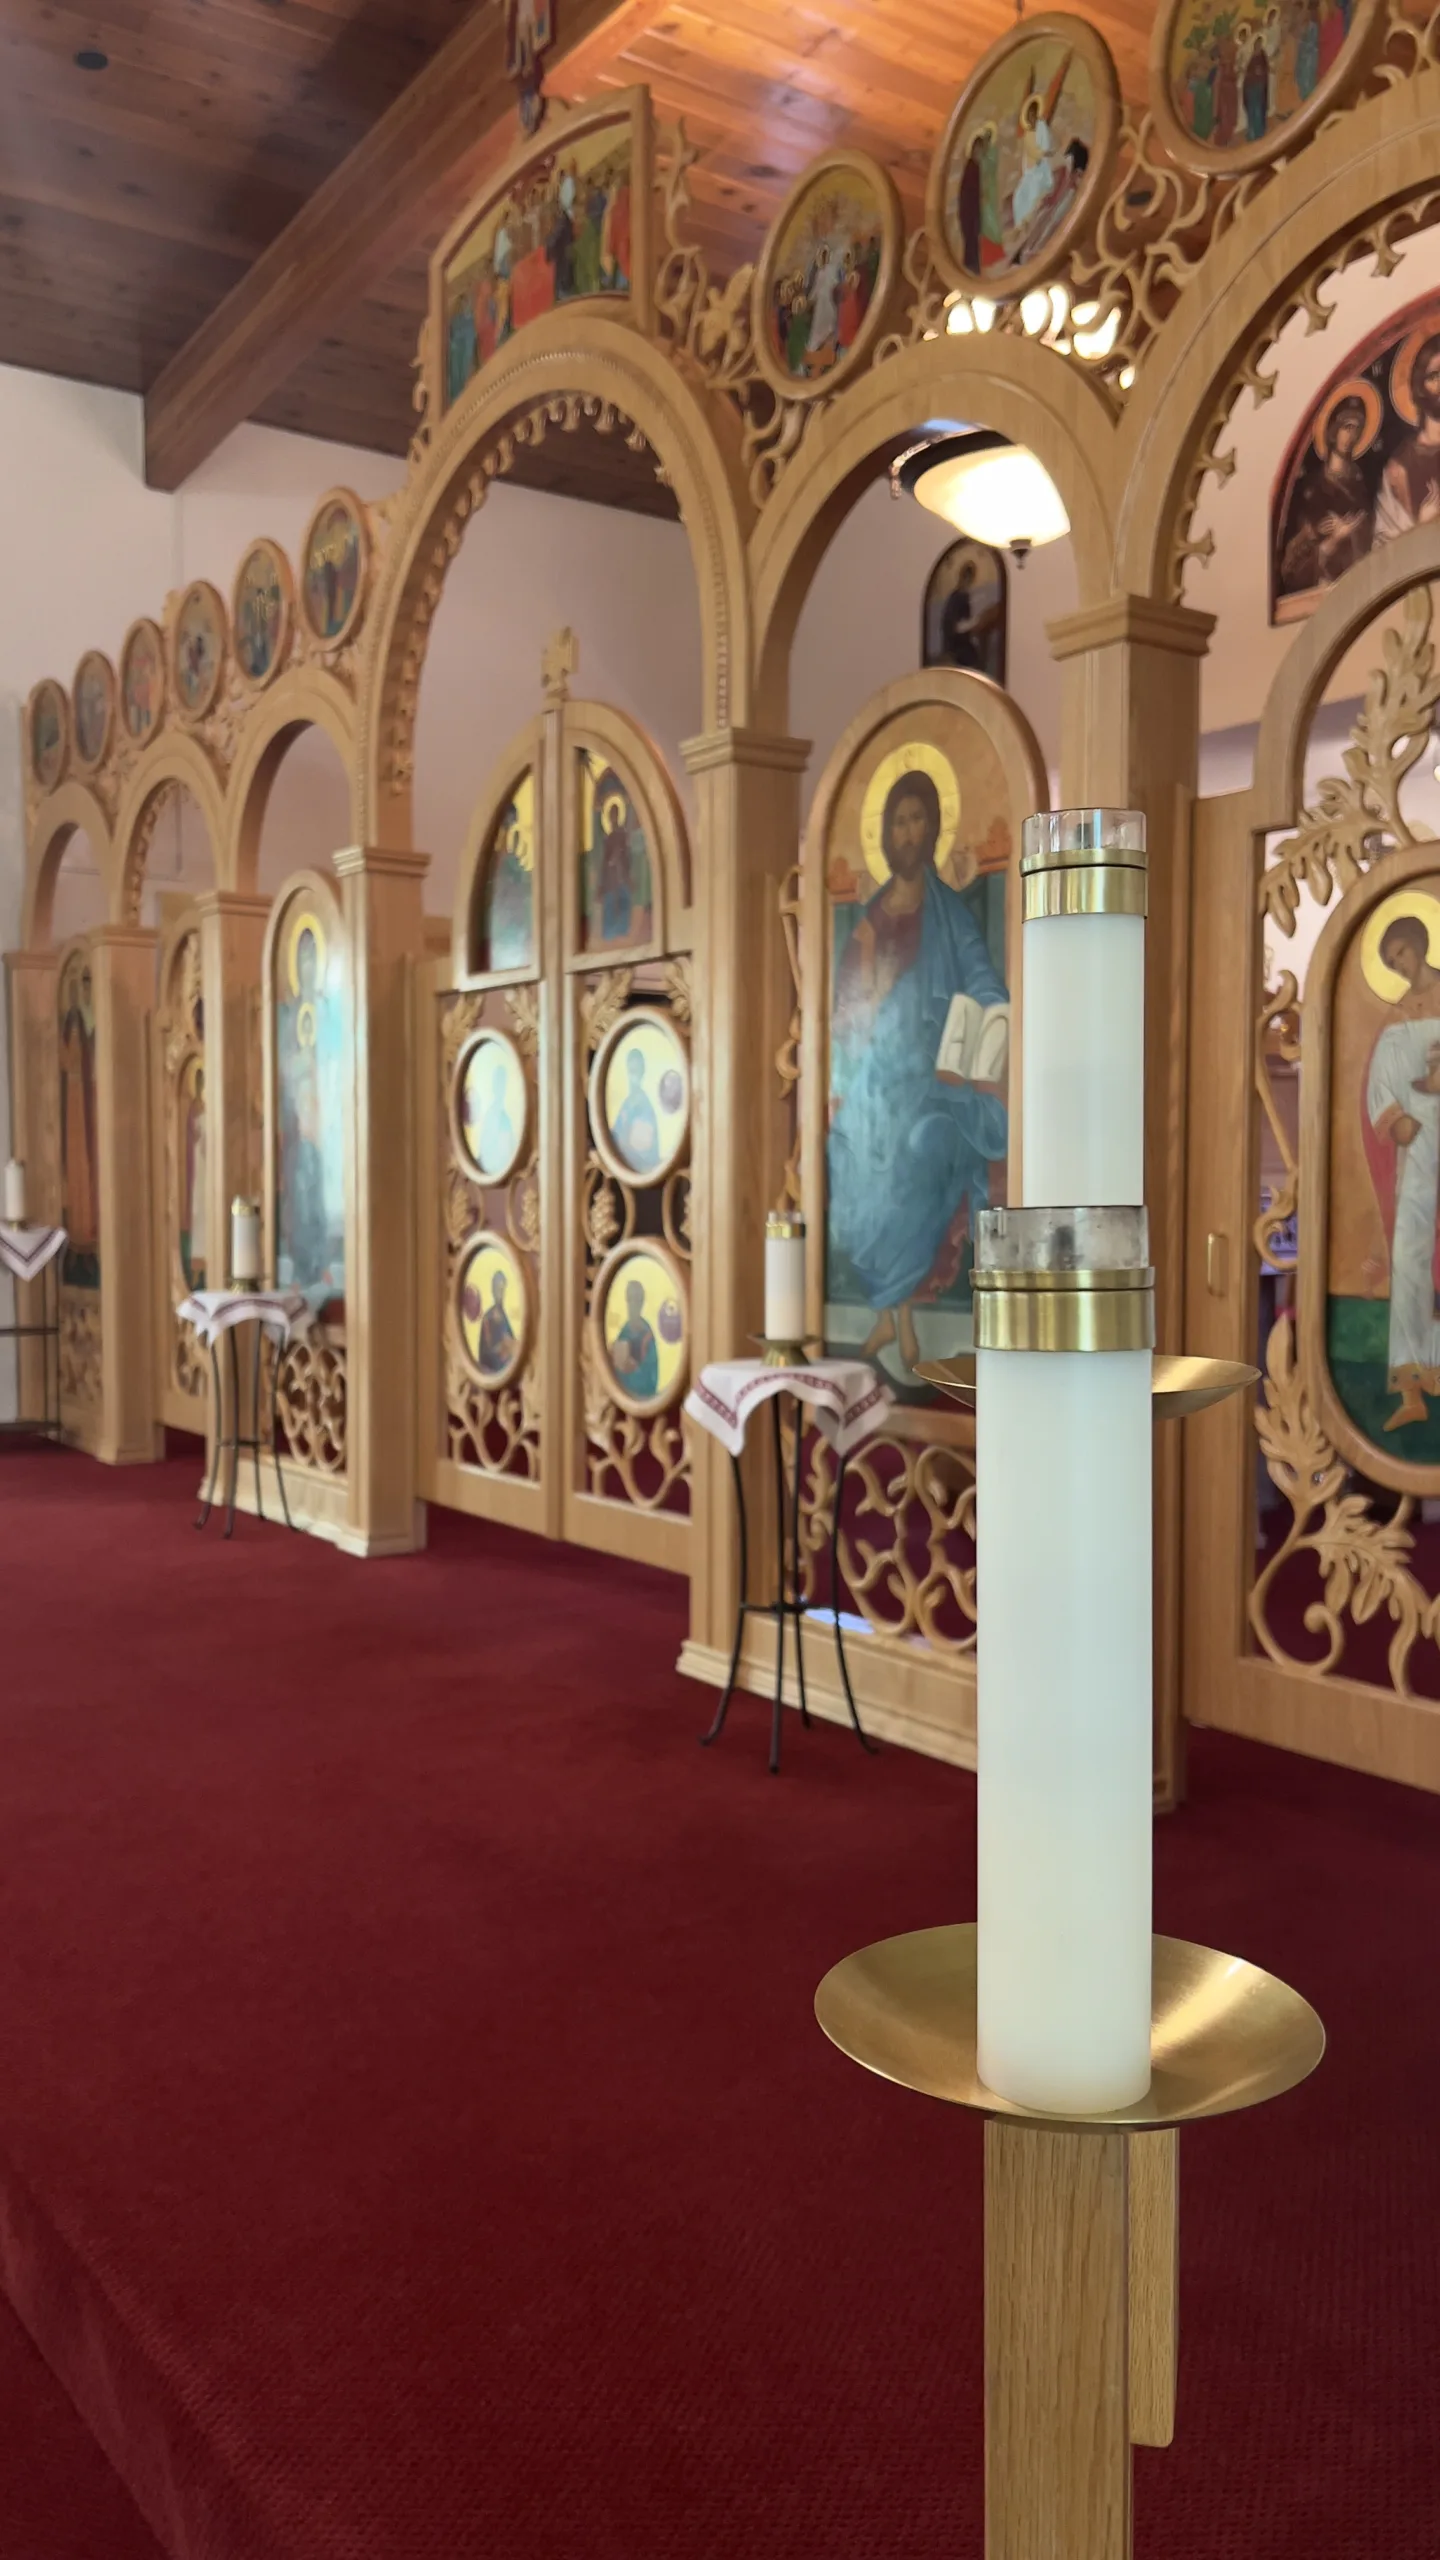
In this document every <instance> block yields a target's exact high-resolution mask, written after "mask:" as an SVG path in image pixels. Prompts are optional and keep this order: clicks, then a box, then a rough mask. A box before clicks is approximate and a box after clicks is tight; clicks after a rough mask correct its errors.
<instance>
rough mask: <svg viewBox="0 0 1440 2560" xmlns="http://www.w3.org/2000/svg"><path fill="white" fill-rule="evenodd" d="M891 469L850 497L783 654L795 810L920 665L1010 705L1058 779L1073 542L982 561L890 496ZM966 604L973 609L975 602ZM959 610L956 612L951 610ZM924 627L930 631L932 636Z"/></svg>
mask: <svg viewBox="0 0 1440 2560" xmlns="http://www.w3.org/2000/svg"><path fill="white" fill-rule="evenodd" d="M888 466H889V455H888V453H886V452H883V451H882V452H881V453H877V454H876V456H875V457H874V466H873V477H872V478H871V479H870V481H869V483H868V485H866V486H864V487H863V488H859V489H857V490H856V492H855V493H854V496H853V500H852V503H851V506H850V509H849V512H848V513H847V514H846V515H845V516H844V518H843V519H842V521H841V522H839V523H838V524H837V525H836V526H835V527H834V529H833V530H832V532H831V534H830V538H829V541H828V543H827V545H826V548H825V550H824V552H823V554H822V556H821V558H820V559H819V561H818V563H817V564H816V567H815V569H814V572H813V574H812V576H811V579H810V583H809V586H808V588H807V591H806V595H805V601H804V604H803V606H802V608H801V611H800V614H799V617H798V619H797V622H796V626H795V638H794V642H793V645H792V648H791V652H790V725H791V728H792V731H793V733H794V735H795V736H797V737H801V738H808V739H809V740H810V741H811V745H812V753H811V757H810V764H809V768H808V770H807V774H806V778H805V784H804V790H803V805H804V806H805V807H807V808H808V806H809V803H810V797H811V794H812V792H813V790H814V785H815V779H816V776H817V775H818V774H819V772H820V771H821V769H822V767H823V766H824V764H825V761H826V759H827V757H828V756H829V754H830V753H831V750H832V749H833V747H834V745H835V742H836V740H837V739H838V737H839V736H840V734H841V731H842V730H843V729H844V728H845V726H846V725H847V723H848V722H849V721H850V720H851V719H853V718H854V716H855V714H856V713H857V711H859V709H860V708H861V706H862V705H863V704H864V703H865V702H867V701H868V700H869V698H870V696H871V695H872V694H873V693H875V692H876V691H878V689H879V687H880V686H881V685H883V684H891V683H894V682H896V681H897V680H898V679H899V678H900V677H902V676H908V675H912V674H914V673H915V672H916V670H917V669H918V668H919V667H921V666H922V665H926V664H930V665H951V666H957V667H961V668H963V669H965V670H967V671H968V672H970V673H972V674H976V675H988V676H989V677H990V678H991V680H992V681H994V682H998V683H1000V684H1001V685H1003V687H1004V688H1005V690H1006V691H1007V692H1008V693H1009V694H1010V696H1011V698H1012V699H1013V700H1014V701H1015V702H1016V703H1018V705H1019V707H1020V709H1021V711H1022V712H1023V713H1024V714H1025V717H1026V719H1027V720H1028V721H1029V722H1030V725H1031V727H1032V728H1033V729H1034V730H1035V732H1036V735H1037V736H1038V737H1039V739H1040V742H1041V746H1042V748H1043V749H1044V753H1045V758H1046V763H1047V765H1048V766H1049V769H1050V771H1051V774H1052V776H1053V775H1054V774H1056V773H1057V772H1058V768H1059V762H1060V671H1059V668H1058V666H1057V664H1056V661H1055V659H1054V657H1053V656H1052V654H1051V650H1050V644H1049V641H1048V639H1047V637H1046V624H1047V623H1048V622H1051V621H1053V620H1055V619H1056V618H1058V617H1059V616H1060V615H1062V614H1067V613H1073V612H1074V610H1075V607H1076V605H1077V603H1078V601H1079V587H1078V578H1077V572H1076V565H1075V549H1074V544H1073V541H1072V540H1071V539H1070V538H1069V537H1068V536H1067V537H1065V538H1064V539H1062V540H1061V541H1059V542H1053V543H1047V544H1045V545H1044V546H1043V548H1041V549H1040V550H1037V551H1033V552H1031V553H1030V554H1029V555H1028V557H1026V558H1025V559H1024V560H1023V561H1017V560H1016V559H1015V558H1014V557H1013V556H1011V555H1009V554H1007V553H1000V554H999V555H997V556H995V557H994V558H990V559H987V558H986V557H985V556H984V546H981V545H977V544H974V543H968V542H965V541H964V540H963V539H962V538H961V537H959V536H957V535H956V533H955V532H954V530H953V528H950V527H947V526H946V525H945V524H944V523H943V522H942V521H941V519H940V518H939V517H937V516H934V515H930V514H928V513H927V512H926V510H925V509H924V508H923V507H921V506H920V505H918V504H917V502H916V501H915V499H913V498H911V497H908V496H906V495H904V494H903V493H902V494H901V495H900V496H899V497H894V496H892V494H891V487H890V477H889V467H888ZM972 599H973V601H972ZM957 608H958V610H957ZM927 624H928V629H927Z"/></svg>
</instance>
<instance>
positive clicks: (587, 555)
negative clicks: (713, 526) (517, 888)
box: [413, 415, 705, 915]
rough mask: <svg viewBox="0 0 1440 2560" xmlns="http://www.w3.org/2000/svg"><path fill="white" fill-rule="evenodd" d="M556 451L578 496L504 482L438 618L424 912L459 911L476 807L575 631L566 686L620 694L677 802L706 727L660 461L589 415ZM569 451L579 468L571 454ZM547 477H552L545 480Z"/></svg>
mask: <svg viewBox="0 0 1440 2560" xmlns="http://www.w3.org/2000/svg"><path fill="white" fill-rule="evenodd" d="M552 446H554V447H558V448H560V450H561V451H562V453H563V457H564V461H565V464H566V465H567V466H568V467H567V473H566V477H567V481H568V488H569V492H570V493H569V494H564V495H559V494H554V484H553V481H552V484H551V488H550V489H549V490H543V491H542V490H540V489H537V488H534V487H527V486H525V485H523V482H524V479H525V477H526V474H525V473H524V471H523V469H522V471H521V472H520V473H519V474H516V473H507V474H506V475H505V476H504V477H500V478H497V479H496V480H494V481H493V482H492V483H491V484H490V487H489V489H488V490H487V492H486V496H485V500H484V504H483V505H482V506H480V507H478V508H477V509H476V510H475V511H474V512H473V513H472V514H471V516H470V518H469V521H468V523H467V524H466V527H465V530H464V534H463V538H462V539H461V542H460V545H459V549H458V552H457V554H456V557H455V559H454V560H453V561H452V562H451V564H450V567H449V570H448V573H447V576H446V580H445V588H444V593H443V595H442V596H441V599H440V602H439V605H438V607H437V608H436V611H435V615H434V619H433V621H432V624H431V627H430V641H429V649H428V653H427V656H426V660H425V666H424V671H423V675H422V678H421V683H420V695H419V706H418V712H417V717H416V723H415V780H414V804H413V805H414V841H415V843H416V844H417V845H418V846H419V847H420V848H421V849H422V850H423V851H424V852H426V853H428V854H429V856H430V865H431V867H430V872H429V875H428V878H427V881H426V892H425V897H426V906H427V908H428V910H429V911H430V913H431V914H434V915H448V914H449V913H450V912H451V909H452V906H453V901H454V891H455V873H456V864H457V862H458V859H459V854H460V851H461V848H462V847H463V845H464V843H465V840H466V835H467V831H468V829H469V825H470V821H471V815H472V812H473V809H474V805H475V802H476V799H477V797H478V795H479V793H480V792H481V790H482V787H483V785H484V783H485V780H486V777H487V775H488V774H489V772H490V770H491V768H492V766H493V765H494V763H495V760H496V758H497V757H498V756H499V755H500V754H501V753H502V751H503V749H504V747H505V744H506V742H507V740H508V739H510V738H511V737H513V736H514V735H515V733H516V731H517V730H519V729H521V728H522V727H523V726H524V725H525V723H526V722H527V721H529V720H532V719H534V717H535V716H536V713H537V712H538V711H539V709H540V707H541V703H542V701H543V700H544V698H545V690H546V677H545V673H544V669H545V666H546V663H547V652H548V651H549V649H550V646H551V644H552V643H553V642H554V641H555V639H556V636H557V634H558V633H560V632H561V631H562V630H568V631H569V632H571V633H572V634H573V636H574V641H575V651H574V661H573V666H571V668H570V671H569V673H568V674H567V676H566V678H565V682H566V683H567V685H568V687H569V690H570V691H571V692H572V693H575V694H579V695H584V696H585V697H587V698H592V699H595V700H599V701H604V702H608V703H610V704H611V705H612V706H613V707H614V708H615V709H616V710H618V711H621V712H624V713H626V714H628V715H629V717H630V718H632V719H634V720H637V721H638V722H639V723H640V725H641V727H642V728H643V729H645V731H646V732H647V734H648V735H649V736H650V737H651V738H653V739H654V741H655V743H656V745H657V747H658V748H659V749H660V752H661V754H662V755H663V757H664V760H665V763H666V765H667V767H668V769H669V771H670V773H671V775H672V776H673V778H674V780H675V783H676V787H677V788H678V789H679V791H680V793H681V796H682V799H685V800H687V802H688V794H689V782H688V777H687V775H686V772H685V767H684V763H683V759H682V757H681V754H680V745H681V741H682V740H683V739H685V738H688V737H693V736H694V735H695V734H696V733H697V732H698V731H699V730H700V729H701V728H702V727H703V726H704V722H705V699H704V687H703V644H702V632H701V614H700V604H699V598H698V596H697V593H696V587H695V573H694V565H693V560H692V556H691V550H690V544H689V541H688V539H687V537H686V534H685V531H684V529H683V527H682V526H681V524H680V522H679V517H678V510H677V508H676V506H675V502H674V499H673V497H672V496H671V494H670V492H669V490H668V488H667V486H666V484H665V482H664V481H663V480H662V479H661V478H660V477H659V475H658V464H657V457H656V455H655V453H654V451H653V449H652V448H651V447H650V445H649V444H648V443H646V442H645V441H644V439H643V438H636V437H630V438H629V439H628V440H627V431H626V429H625V428H624V426H623V424H622V425H619V426H617V427H616V428H615V429H614V430H613V431H612V432H611V433H609V434H603V435H602V434H601V433H600V432H599V431H598V429H597V428H596V426H595V425H594V423H593V422H592V421H591V420H590V419H588V418H586V417H584V416H583V415H582V416H581V417H580V418H579V420H578V422H577V425H576V426H575V428H574V429H573V430H572V431H570V432H568V433H565V432H562V431H561V430H559V429H552V430H551V432H550V436H549V437H548V438H547V441H546V458H547V464H548V463H549V461H550V460H551V458H552V451H551V449H552ZM572 456H573V462H572ZM548 476H549V474H548V472H547V477H548Z"/></svg>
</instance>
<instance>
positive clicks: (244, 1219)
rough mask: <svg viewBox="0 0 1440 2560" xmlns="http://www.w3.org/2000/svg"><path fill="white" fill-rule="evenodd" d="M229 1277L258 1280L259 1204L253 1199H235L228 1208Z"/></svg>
mask: <svg viewBox="0 0 1440 2560" xmlns="http://www.w3.org/2000/svg"><path fill="white" fill-rule="evenodd" d="M230 1277H231V1279H232V1280H237V1281H241V1280H258V1279H259V1277H260V1205H259V1202H258V1201H255V1200H235V1201H233V1202H232V1203H231V1208H230Z"/></svg>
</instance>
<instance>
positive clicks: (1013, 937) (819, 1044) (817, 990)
mask: <svg viewBox="0 0 1440 2560" xmlns="http://www.w3.org/2000/svg"><path fill="white" fill-rule="evenodd" d="M937 702H938V703H946V704H949V705H952V706H953V707H954V708H955V709H956V710H958V711H962V712H964V713H966V714H967V715H968V717H969V718H970V719H972V720H973V721H974V722H975V724H976V726H977V728H979V729H980V730H981V731H983V733H984V735H985V737H986V738H987V739H988V741H989V743H990V745H991V746H992V747H993V748H994V750H995V754H996V756H997V758H998V760H999V765H1000V770H1001V773H1002V775H1003V776H1004V780H1005V787H1006V790H1007V792H1008V794H1009V798H1010V805H1011V808H1012V810H1013V811H1014V813H1015V816H1016V832H1015V845H1014V851H1013V854H1012V866H1013V868H1012V878H1011V882H1010V894H1009V896H1008V899H1007V902H1006V974H1007V983H1008V985H1009V987H1010V991H1011V1008H1012V1037H1011V1044H1010V1054H1011V1078H1010V1092H1011V1110H1010V1126H1011V1145H1010V1162H1011V1165H1012V1167H1016V1168H1018V1165H1019V1152H1020V1151H1019V1135H1020V1113H1019V1110H1018V1107H1017V1105H1018V1092H1019V1079H1018V1075H1017V1073H1016V1065H1017V1062H1018V1058H1019V1053H1020V1006H1021V1002H1022V992H1021V973H1020V928H1021V901H1020V897H1019V880H1018V864H1019V860H1020V836H1019V822H1020V820H1021V819H1022V818H1025V817H1028V816H1029V815H1030V813H1031V812H1032V811H1033V810H1036V809H1047V808H1048V807H1049V805H1050V783H1049V778H1048V775H1047V773H1046V770H1045V759H1044V756H1043V755H1042V754H1041V752H1040V742H1039V740H1038V739H1037V737H1036V735H1035V732H1034V730H1033V729H1032V728H1031V726H1030V723H1029V721H1028V720H1027V719H1026V717H1025V714H1024V712H1023V711H1022V710H1021V709H1020V706H1019V704H1018V703H1017V702H1014V701H1013V700H1012V699H1011V697H1010V695H1009V694H1008V693H1005V692H1004V691H1002V689H1001V687H1000V686H999V685H998V684H992V683H991V681H990V679H989V677H988V676H977V675H971V674H969V673H968V672H966V671H964V670H962V669H960V668H956V667H926V668H923V669H922V670H921V672H920V673H919V674H918V675H913V676H901V677H900V678H899V679H898V680H897V681H896V682H895V683H894V684H887V685H882V686H881V688H880V690H879V692H878V693H873V694H872V695H871V696H870V699H869V701H868V702H867V703H866V704H865V706H864V708H863V709H862V710H860V711H858V712H857V713H856V715H855V717H854V719H853V720H852V721H851V722H850V724H849V726H848V727H847V728H846V730H845V731H844V733H843V735H842V736H841V738H840V739H839V740H838V742H837V744H836V746H835V747H834V749H833V751H832V753H831V755H830V756H829V758H828V760H827V762H826V765H825V769H824V771H823V773H822V774H821V776H820V778H819V781H818V783H817V784H816V788H815V797H814V799H813V801H812V802H811V805H810V815H809V818H808V819H807V821H806V826H805V841H804V850H803V855H802V859H801V868H800V901H801V914H800V934H801V986H802V994H803V1003H802V1010H801V1031H800V1051H799V1060H798V1064H799V1090H800V1093H801V1095H802V1096H804V1097H806V1100H805V1126H804V1128H803V1130H802V1133H801V1147H800V1168H801V1174H800V1178H801V1199H802V1203H803V1206H804V1208H805V1213H806V1215H807V1217H808V1218H809V1220H810V1222H811V1226H812V1229H814V1230H815V1231H816V1232H817V1233H818V1232H821V1231H822V1230H823V1218H822V1214H821V1207H820V1204H821V1203H822V1202H823V1200H824V1198H825V1137H826V1109H825V1096H826V1094H827V1093H828V1090H829V1078H828V1073H827V1060H826V1042H827V1037H828V1032H829V1014H830V1008H829V1001H828V994H829V990H828V977H829V957H828V953H827V950H826V933H825V922H826V895H827V884H826V878H825V861H824V855H825V845H826V840H827V838H828V835H829V831H830V824H831V819H832V817H833V815H834V810H835V803H836V801H837V800H838V798H839V796H840V793H841V791H842V790H843V788H844V785H845V782H846V778H847V776H848V775H849V773H850V771H851V768H852V767H853V765H854V764H855V761H856V759H857V757H858V756H860V755H861V754H863V752H864V750H865V748H866V746H867V745H868V744H869V741H870V740H871V738H873V737H874V736H875V735H876V733H877V731H879V730H880V729H882V728H884V727H885V726H886V725H887V724H888V723H889V722H890V721H892V720H893V719H895V718H896V716H897V715H898V714H901V713H904V712H906V711H918V710H920V709H922V708H923V707H924V706H925V705H927V704H929V703H937ZM823 1259H824V1258H823V1255H821V1254H819V1253H817V1254H816V1255H815V1256H813V1257H812V1263H811V1270H810V1284H809V1285H810V1288H811V1291H812V1293H819V1294H817V1295H816V1296H815V1298H814V1303H813V1304H812V1306H811V1309H810V1318H811V1327H812V1330H814V1331H818V1330H820V1329H821V1327H822V1325H823V1291H824V1269H823ZM937 1419H939V1418H938V1417H936V1416H935V1415H933V1414H927V1417H926V1421H927V1428H928V1427H929V1425H930V1424H931V1423H932V1422H935V1421H937ZM936 1436H937V1437H939V1438H943V1437H945V1436H946V1434H945V1431H944V1430H943V1429H941V1430H939V1431H937V1433H936Z"/></svg>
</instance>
